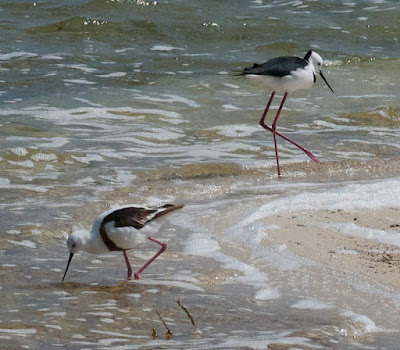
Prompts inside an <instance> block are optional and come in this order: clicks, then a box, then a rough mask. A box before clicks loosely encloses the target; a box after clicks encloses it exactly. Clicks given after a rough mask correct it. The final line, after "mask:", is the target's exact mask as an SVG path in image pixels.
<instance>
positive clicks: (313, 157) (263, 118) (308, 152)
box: [260, 91, 319, 162]
mask: <svg viewBox="0 0 400 350" xmlns="http://www.w3.org/2000/svg"><path fill="white" fill-rule="evenodd" d="M274 96H275V91H274V92H273V93H272V94H271V97H270V98H269V101H268V103H267V107H265V110H264V113H263V115H262V117H261V120H260V125H261V126H262V127H263V128H264V129H267V130H269V131H271V132H272V133H273V131H272V128H271V127H269V126H268V125H267V124H265V117H266V116H267V112H268V110H269V107H270V106H271V103H272V100H273V98H274ZM284 98H285V97H284ZM275 134H276V135H278V136H279V137H282V138H283V139H284V140H286V141H289V142H290V143H291V144H292V145H294V146H296V147H298V148H299V149H301V150H302V151H303V152H304V153H305V154H307V155H308V156H309V157H310V158H311V159H312V160H313V161H315V162H319V160H318V158H317V157H315V156H314V155H313V154H312V153H311V151H310V150H308V149H307V148H304V147H302V146H300V145H299V144H298V143H296V142H294V141H292V140H291V139H289V138H288V137H286V136H285V135H282V134H281V133H279V132H277V131H275Z"/></svg>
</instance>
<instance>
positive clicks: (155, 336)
mask: <svg viewBox="0 0 400 350" xmlns="http://www.w3.org/2000/svg"><path fill="white" fill-rule="evenodd" d="M151 336H152V337H153V339H156V338H157V337H158V334H157V331H156V329H155V328H153V333H152V334H151Z"/></svg>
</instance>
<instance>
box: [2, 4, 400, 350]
mask: <svg viewBox="0 0 400 350" xmlns="http://www.w3.org/2000/svg"><path fill="white" fill-rule="evenodd" d="M399 12H400V11H399V5H398V4H397V1H394V0H393V1H373V0H368V1H359V2H340V3H337V2H335V3H332V2H330V1H318V2H316V1H272V2H264V1H249V2H242V1H233V2H232V1H230V2H227V1H219V2H218V3H216V2H211V1H206V2H201V3H197V2H181V1H168V2H167V1H157V2H155V1H149V2H145V1H116V0H115V1H113V0H108V1H106V0H93V1H78V0H76V1H72V0H68V1H67V0H65V1H47V0H46V1H38V2H32V1H5V2H2V3H1V4H0V18H2V20H1V21H0V22H1V23H0V28H1V30H2V33H3V35H2V37H1V38H0V47H1V51H0V73H1V77H0V96H1V99H0V103H1V109H0V124H1V129H0V133H1V136H2V137H1V138H0V144H1V154H0V188H1V194H2V195H1V198H0V201H1V204H2V206H1V210H0V220H1V227H2V230H1V231H0V237H1V242H2V244H1V249H0V265H1V270H0V278H1V285H0V293H1V298H2V300H3V303H2V305H4V306H3V308H2V311H1V313H0V340H1V341H2V343H3V344H5V345H4V346H6V347H7V348H9V349H12V348H33V349H34V348H39V347H40V348H43V349H52V348H55V347H58V346H60V347H61V346H64V347H67V348H69V349H83V348H88V349H89V348H90V349H92V348H93V349H102V348H104V349H153V348H164V349H170V348H181V349H185V348H186V349H187V348H191V349H211V348H225V349H232V348H250V349H265V348H268V349H290V348H292V349H294V348H302V349H314V348H329V349H350V348H351V349H353V348H354V349H357V348H360V349H366V348H368V347H370V348H374V349H397V344H398V339H399V329H398V327H397V326H396V325H397V324H399V322H398V321H399V320H398V315H397V314H398V305H399V296H398V290H397V289H396V288H397V287H396V286H393V285H390V284H389V283H388V284H385V283H381V282H377V281H376V283H372V284H371V283H370V281H369V280H368V279H366V278H365V276H362V275H360V276H357V275H351V276H344V274H343V269H342V267H341V266H340V265H338V266H336V267H335V268H333V269H332V268H330V267H329V266H328V265H326V264H324V263H321V262H319V261H318V260H313V259H309V258H306V257H304V256H301V255H296V253H295V252H294V250H293V249H291V248H290V247H289V246H285V245H279V244H275V243H274V242H273V241H272V240H271V237H270V236H269V235H272V233H273V230H275V229H276V227H275V226H277V225H276V223H275V224H274V223H273V222H272V223H269V222H270V221H274V215H284V214H285V213H291V212H293V213H294V214H293V215H301V213H303V211H310V210H311V211H318V210H331V211H332V210H342V209H347V210H354V211H357V210H364V209H368V210H380V209H382V208H394V209H399V203H398V200H397V198H398V191H399V177H398V174H399V170H400V157H399V139H400V138H399V137H400V104H399V92H400V90H399V86H398V81H399V80H400V74H399V70H398V65H399V62H400V61H399V57H400V48H399V43H398V35H399V33H400V28H399V22H398V17H399ZM310 48H312V49H315V50H316V51H318V53H320V54H321V56H322V57H323V58H324V59H325V67H324V74H325V76H326V78H327V80H328V81H329V83H330V85H331V86H332V87H333V89H334V91H335V94H332V93H331V92H330V91H329V89H328V88H327V87H326V86H325V85H324V83H323V82H322V81H321V79H318V80H317V83H316V84H315V86H314V87H313V89H311V90H309V91H298V92H295V93H294V94H293V95H292V96H290V97H289V98H288V101H287V103H286V104H285V108H284V110H283V112H282V116H281V118H280V120H279V123H278V128H279V130H280V131H282V132H283V133H284V134H286V135H288V136H289V137H291V138H293V139H294V140H295V141H297V142H299V143H300V144H302V145H304V146H306V147H307V148H309V149H311V150H312V151H313V153H314V154H315V155H316V156H317V157H318V158H319V159H320V161H321V163H313V162H311V161H310V160H309V159H308V158H307V156H306V155H305V154H304V153H302V152H301V151H299V150H298V149H296V148H294V147H292V146H291V145H290V144H288V143H284V142H283V141H281V140H280V141H278V142H279V151H280V153H279V154H280V159H281V163H282V172H283V175H284V176H283V178H282V179H278V178H277V176H276V168H275V157H274V147H273V139H272V136H271V135H270V134H269V133H267V132H266V131H265V130H263V129H262V128H261V127H259V126H258V121H259V118H260V116H261V114H262V110H263V108H264V107H265V103H266V100H267V98H268V93H267V92H265V91H261V90H260V88H259V87H257V86H256V85H253V84H252V83H251V82H250V81H249V80H246V79H245V78H244V77H240V76H237V75H236V72H237V71H240V69H242V68H243V67H246V66H249V65H252V63H253V62H259V63H261V62H264V61H265V60H267V59H268V58H271V57H274V56H278V55H299V56H302V55H304V54H305V52H307V50H309V49H310ZM278 103H279V100H276V101H275V102H274V109H273V110H272V112H273V111H274V110H276V108H277V105H278ZM271 118H272V116H271ZM346 194H347V197H346ZM165 202H179V203H184V204H185V207H184V208H183V209H182V210H181V211H180V212H179V213H176V215H171V216H170V217H169V225H168V227H165V228H163V229H162V230H161V231H160V236H161V237H162V238H163V239H165V240H166V241H167V242H168V247H169V248H168V250H167V252H166V253H164V254H163V255H162V257H161V258H160V259H159V260H158V261H156V262H155V263H154V264H153V265H152V266H151V268H149V270H148V271H147V273H146V274H145V275H143V280H142V281H140V282H136V281H126V280H124V277H125V271H124V263H123V259H122V256H120V254H108V255H103V256H89V255H88V254H79V256H78V257H77V258H75V259H76V260H75V261H73V264H72V266H71V270H70V271H69V275H68V278H67V280H68V281H67V282H66V283H60V280H61V277H62V273H63V269H64V268H65V264H66V260H67V256H68V253H67V248H66V247H65V239H64V236H66V235H67V234H68V233H69V232H71V230H72V229H73V227H74V226H76V225H78V226H84V227H86V228H90V226H91V224H92V222H93V220H94V218H95V217H96V216H97V215H98V214H99V213H100V212H102V211H103V210H106V209H108V208H109V207H110V206H113V205H115V204H127V203H139V204H142V205H158V204H161V203H165ZM299 213H300V214H299ZM267 221H268V223H267ZM345 223H346V222H345ZM353 224H354V222H353ZM393 224H395V223H393ZM274 225H275V226H274ZM321 225H322V224H321ZM321 227H322V226H321ZM321 229H323V228H321ZM393 230H395V228H393V227H392V228H390V227H389V226H388V225H386V226H385V227H384V228H382V231H383V233H382V232H381V231H379V232H377V231H373V232H372V231H367V230H366V229H365V228H364V227H362V226H359V227H352V226H345V227H344V228H343V231H340V230H339V228H338V234H345V235H348V236H352V235H356V234H359V232H360V231H361V232H363V233H364V234H369V235H371V236H370V239H371V242H374V239H378V241H379V237H381V235H382V234H383V235H384V236H388V237H392V236H393V235H394V234H393ZM343 232H344V233H343ZM293 234H294V235H295V234H296V232H294V233H293ZM390 242H391V243H390V245H391V249H392V248H393V247H396V246H398V243H397V241H395V240H394V241H390ZM371 244H372V243H371ZM382 244H386V243H385V241H384V240H383V243H382ZM153 251H154V246H152V245H151V244H150V243H149V244H147V245H146V246H144V247H143V250H141V251H140V252H137V253H135V252H132V253H131V254H130V255H131V256H132V260H133V261H134V264H135V265H136V266H139V265H140V264H141V262H142V260H144V259H145V258H146V257H149V256H151V255H152V254H153ZM350 251H351V250H350V249H349V250H348V252H350ZM396 268H397V267H396V266H395V267H394V268H393V270H394V272H391V273H392V274H393V273H398V271H397V270H396ZM179 299H180V300H182V302H183V303H184V304H185V305H186V306H187V307H188V309H189V310H190V311H191V312H192V313H193V315H194V319H195V320H196V322H197V325H198V327H197V329H195V328H194V327H193V326H192V325H191V323H190V320H189V319H188V317H187V316H186V314H185V313H184V311H183V310H182V309H181V308H180V307H179V306H178V305H177V304H176V302H177V300H179ZM155 310H158V311H159V312H160V313H161V314H162V315H163V317H164V318H165V320H166V322H167V324H169V326H170V328H171V330H172V332H173V333H174V336H173V337H172V339H166V337H165V332H166V330H165V328H164V326H163V325H162V323H161V322H160V320H159V318H158V316H157V314H156V312H155ZM153 328H155V329H156V330H157V333H158V337H156V338H154V339H153V337H152V332H153Z"/></svg>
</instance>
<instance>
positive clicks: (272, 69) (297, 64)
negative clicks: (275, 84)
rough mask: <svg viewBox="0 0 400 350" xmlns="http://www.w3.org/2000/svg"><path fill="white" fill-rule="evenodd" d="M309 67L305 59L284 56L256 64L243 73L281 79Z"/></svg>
mask: <svg viewBox="0 0 400 350" xmlns="http://www.w3.org/2000/svg"><path fill="white" fill-rule="evenodd" d="M307 65H308V62H307V61H306V60H305V59H303V58H300V57H293V56H283V57H276V58H272V59H270V60H268V61H267V62H265V63H263V64H257V63H254V65H253V67H249V68H245V69H244V70H243V72H242V73H243V75H249V74H254V75H270V76H273V77H280V78H281V77H284V76H285V75H289V74H290V72H292V71H295V70H296V69H299V68H304V67H305V66H307Z"/></svg>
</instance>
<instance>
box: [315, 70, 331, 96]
mask: <svg viewBox="0 0 400 350" xmlns="http://www.w3.org/2000/svg"><path fill="white" fill-rule="evenodd" d="M319 75H320V76H321V78H322V79H323V80H324V82H325V83H326V85H328V88H329V89H331V91H332V92H333V90H332V88H331V86H330V85H329V83H328V82H327V81H326V79H325V77H324V75H323V74H322V72H319ZM333 93H334V92H333Z"/></svg>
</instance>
